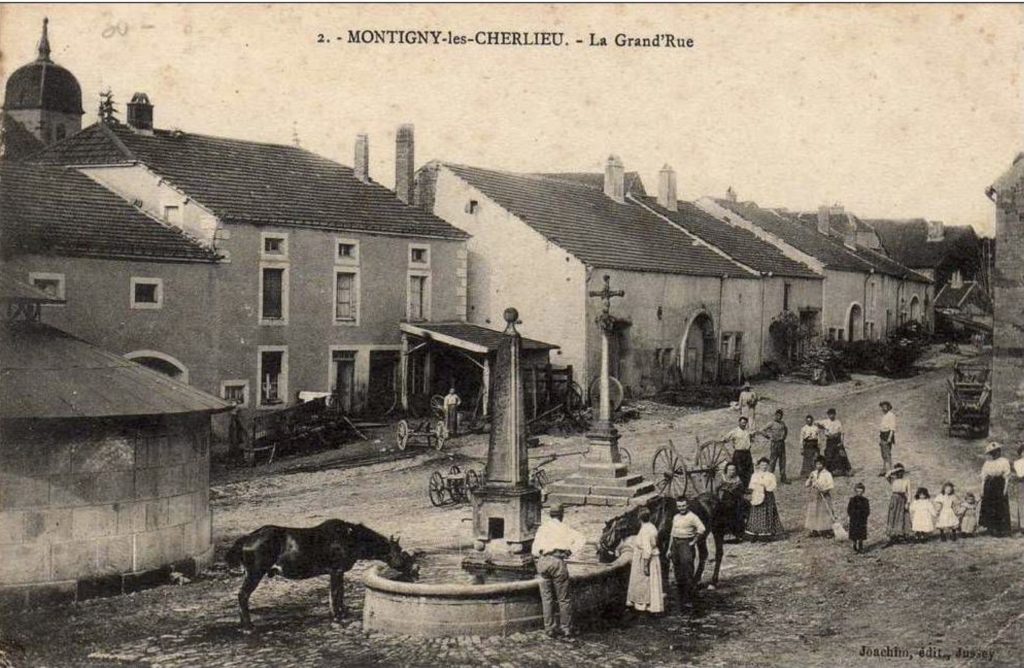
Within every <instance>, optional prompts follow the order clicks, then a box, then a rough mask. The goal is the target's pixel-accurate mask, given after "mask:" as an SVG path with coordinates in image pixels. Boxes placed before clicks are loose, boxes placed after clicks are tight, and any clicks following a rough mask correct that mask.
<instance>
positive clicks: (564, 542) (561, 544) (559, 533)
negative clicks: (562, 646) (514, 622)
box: [533, 504, 587, 638]
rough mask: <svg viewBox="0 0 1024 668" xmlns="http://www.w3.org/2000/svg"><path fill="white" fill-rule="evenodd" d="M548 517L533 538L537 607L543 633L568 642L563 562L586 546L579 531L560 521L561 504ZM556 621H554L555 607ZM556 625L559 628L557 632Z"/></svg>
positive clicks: (569, 617)
mask: <svg viewBox="0 0 1024 668" xmlns="http://www.w3.org/2000/svg"><path fill="white" fill-rule="evenodd" d="M548 515H549V517H548V518H547V519H546V520H544V521H543V522H541V524H540V527H539V528H538V529H537V535H536V536H534V538H533V556H534V557H536V558H537V575H539V576H540V603H541V608H542V609H543V611H544V632H545V633H547V634H548V636H550V637H552V638H555V637H557V636H558V635H559V634H562V635H564V636H565V637H566V638H572V637H573V636H574V635H575V630H574V629H573V626H572V597H571V596H570V594H569V569H568V568H567V567H566V565H565V560H566V559H568V558H569V556H570V555H572V554H579V553H580V552H582V551H583V547H584V545H585V544H586V542H587V539H586V537H585V536H584V535H583V534H581V533H580V532H579V531H576V530H575V529H573V528H571V527H569V526H568V525H566V524H565V523H564V522H562V518H563V517H564V516H565V511H564V509H563V507H562V505H561V504H558V505H554V506H551V509H550V510H549V511H548ZM556 601H557V605H558V617H557V618H556V617H555V604H556ZM559 621H560V622H561V628H559Z"/></svg>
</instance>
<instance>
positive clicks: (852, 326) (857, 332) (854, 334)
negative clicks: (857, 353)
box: [846, 303, 864, 341]
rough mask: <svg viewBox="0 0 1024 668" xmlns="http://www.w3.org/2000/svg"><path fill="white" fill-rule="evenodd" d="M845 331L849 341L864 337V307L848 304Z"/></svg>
mask: <svg viewBox="0 0 1024 668" xmlns="http://www.w3.org/2000/svg"><path fill="white" fill-rule="evenodd" d="M846 331H847V335H848V336H849V340H850V341H860V340H861V339H863V338H864V309H862V308H861V306H860V304H857V303H853V304H850V317H849V318H847V327H846Z"/></svg>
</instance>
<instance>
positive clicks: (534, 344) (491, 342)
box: [399, 322, 558, 350]
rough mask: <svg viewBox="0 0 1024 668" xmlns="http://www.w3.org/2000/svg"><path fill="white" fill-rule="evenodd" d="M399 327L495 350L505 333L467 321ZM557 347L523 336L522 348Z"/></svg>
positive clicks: (402, 324)
mask: <svg viewBox="0 0 1024 668" xmlns="http://www.w3.org/2000/svg"><path fill="white" fill-rule="evenodd" d="M399 327H400V328H401V330H402V331H404V332H409V333H410V334H414V335H418V336H419V335H422V334H427V335H430V334H440V335H441V337H444V338H450V339H457V340H459V341H464V342H466V343H469V344H471V346H473V347H478V348H486V349H487V350H497V349H498V348H500V347H501V346H502V344H503V343H505V338H506V337H505V334H504V333H502V332H499V331H498V330H495V329H490V328H488V327H484V326H482V325H473V324H470V323H468V322H417V323H405V322H403V323H400V325H399ZM555 348H558V346H556V345H555V344H553V343H544V342H543V341H536V340H534V339H527V338H526V337H523V349H524V350H552V349H555Z"/></svg>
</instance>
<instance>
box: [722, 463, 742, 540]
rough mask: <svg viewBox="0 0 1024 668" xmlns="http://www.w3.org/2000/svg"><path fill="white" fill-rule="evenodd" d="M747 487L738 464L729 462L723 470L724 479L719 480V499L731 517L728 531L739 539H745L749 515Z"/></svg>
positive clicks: (727, 514) (723, 510) (725, 511)
mask: <svg viewBox="0 0 1024 668" xmlns="http://www.w3.org/2000/svg"><path fill="white" fill-rule="evenodd" d="M745 491H746V489H745V488H744V486H743V479H742V478H740V475H739V470H738V469H737V468H736V465H735V464H733V463H732V462H729V463H728V464H726V465H725V470H724V471H722V479H721V480H720V481H719V482H718V499H719V502H720V503H721V510H722V512H723V513H725V516H726V517H728V518H729V521H728V532H729V533H731V534H732V535H733V536H735V537H736V538H737V539H740V540H742V539H743V531H744V526H745V523H746V516H747V512H746V510H747V502H746V500H745V499H744V498H743V495H744V492H745Z"/></svg>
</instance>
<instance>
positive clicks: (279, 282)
mask: <svg viewBox="0 0 1024 668" xmlns="http://www.w3.org/2000/svg"><path fill="white" fill-rule="evenodd" d="M283 292H284V269H277V268H265V269H263V310H262V314H261V317H262V318H263V319H264V320H280V319H281V318H283V317H284V306H283V304H284V299H283Z"/></svg>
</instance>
